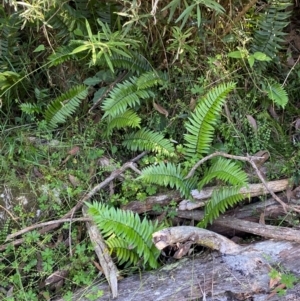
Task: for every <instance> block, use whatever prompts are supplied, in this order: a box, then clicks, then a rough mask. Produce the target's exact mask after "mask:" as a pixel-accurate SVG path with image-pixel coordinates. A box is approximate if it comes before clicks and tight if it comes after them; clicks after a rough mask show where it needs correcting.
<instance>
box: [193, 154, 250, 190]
mask: <svg viewBox="0 0 300 301" xmlns="http://www.w3.org/2000/svg"><path fill="white" fill-rule="evenodd" d="M214 178H217V179H219V180H222V181H224V182H228V183H229V184H231V185H233V186H239V187H241V186H245V185H246V184H247V182H248V177H247V174H246V173H245V172H244V171H243V170H242V169H241V168H240V167H239V166H238V165H237V164H235V163H234V162H232V161H230V160H227V159H224V158H219V159H218V160H217V161H216V162H215V163H214V164H213V165H212V166H211V167H210V168H209V169H208V170H207V171H206V172H205V174H204V176H203V179H202V180H201V181H200V183H199V186H198V189H202V187H203V186H204V185H206V184H207V183H209V182H210V181H211V180H212V179H214Z"/></svg>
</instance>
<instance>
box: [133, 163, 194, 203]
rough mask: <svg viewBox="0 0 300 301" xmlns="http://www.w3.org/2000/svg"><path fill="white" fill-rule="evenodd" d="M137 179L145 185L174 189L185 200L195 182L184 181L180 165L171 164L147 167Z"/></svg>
mask: <svg viewBox="0 0 300 301" xmlns="http://www.w3.org/2000/svg"><path fill="white" fill-rule="evenodd" d="M138 179H141V180H143V181H144V182H146V183H152V184H158V185H163V186H170V187H171V188H173V187H175V188H176V189H177V190H179V191H180V193H181V194H182V195H183V196H184V197H186V198H189V196H190V192H191V190H192V189H193V188H194V187H195V180H193V179H192V180H186V179H185V178H184V175H183V174H182V171H181V167H180V165H178V166H176V165H174V164H173V163H167V164H164V163H159V164H158V165H152V166H148V167H146V168H144V169H143V170H142V174H141V176H139V177H138Z"/></svg>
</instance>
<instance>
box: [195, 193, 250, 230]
mask: <svg viewBox="0 0 300 301" xmlns="http://www.w3.org/2000/svg"><path fill="white" fill-rule="evenodd" d="M244 198H245V196H244V195H243V194H242V193H240V187H223V188H220V189H216V190H214V191H213V193H212V196H211V199H210V200H209V202H208V203H207V205H206V206H205V215H204V218H203V219H202V220H201V221H200V222H199V223H198V225H197V226H199V227H203V228H205V227H206V226H207V225H208V224H209V223H212V222H213V220H215V219H216V218H218V217H219V215H220V213H224V212H225V210H226V209H227V208H228V207H229V206H233V205H235V204H237V203H238V202H240V201H241V200H243V199H244Z"/></svg>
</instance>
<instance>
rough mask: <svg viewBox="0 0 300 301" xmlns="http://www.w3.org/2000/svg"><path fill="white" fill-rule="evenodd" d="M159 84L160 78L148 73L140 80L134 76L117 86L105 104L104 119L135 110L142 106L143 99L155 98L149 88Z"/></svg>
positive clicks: (103, 107) (103, 106)
mask: <svg viewBox="0 0 300 301" xmlns="http://www.w3.org/2000/svg"><path fill="white" fill-rule="evenodd" d="M158 83H161V80H160V79H159V78H158V76H157V75H156V74H154V73H153V72H147V73H144V74H143V75H142V76H141V77H139V78H137V77H134V76H133V77H131V78H130V79H129V80H126V81H124V82H123V83H119V84H117V85H116V87H115V88H114V89H113V90H112V91H111V92H110V94H109V97H108V98H106V99H105V101H104V102H103V105H102V109H103V110H104V111H105V114H104V117H106V116H111V117H115V116H117V115H119V114H122V113H124V112H125V111H126V110H127V108H128V107H131V108H133V107H134V106H136V105H138V104H140V100H141V99H147V98H150V97H154V93H153V92H152V91H151V90H149V89H148V88H150V87H153V86H155V85H157V84H158ZM139 85H140V86H139Z"/></svg>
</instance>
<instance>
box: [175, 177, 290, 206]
mask: <svg viewBox="0 0 300 301" xmlns="http://www.w3.org/2000/svg"><path fill="white" fill-rule="evenodd" d="M267 186H268V188H269V189H267V188H266V187H265V185H263V184H249V186H248V187H243V188H241V190H240V192H241V193H243V194H244V195H245V198H251V197H255V196H261V195H266V194H268V193H269V190H272V191H273V192H279V191H283V190H286V189H287V188H288V186H289V179H283V180H277V181H270V182H267ZM215 189H218V187H217V186H216V187H208V188H204V189H202V190H200V191H198V190H196V189H195V190H192V196H193V198H194V199H195V201H189V200H184V201H182V202H181V203H180V204H179V207H178V209H179V210H193V209H195V208H199V207H204V206H205V205H206V201H205V200H207V199H209V198H210V197H211V195H212V192H213V191H214V190H215ZM285 205H286V204H285Z"/></svg>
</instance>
